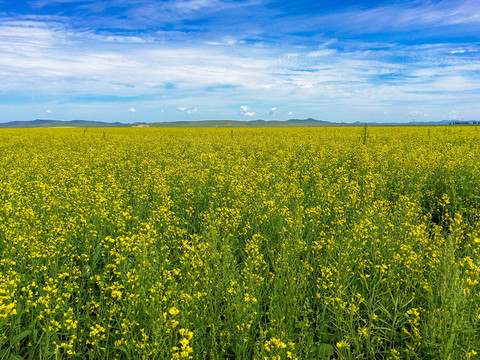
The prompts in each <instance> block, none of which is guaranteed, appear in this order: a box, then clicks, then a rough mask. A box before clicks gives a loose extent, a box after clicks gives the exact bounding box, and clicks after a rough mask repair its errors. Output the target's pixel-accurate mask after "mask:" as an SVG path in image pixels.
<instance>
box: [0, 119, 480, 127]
mask: <svg viewBox="0 0 480 360" xmlns="http://www.w3.org/2000/svg"><path fill="white" fill-rule="evenodd" d="M468 124H475V125H478V124H480V121H479V120H465V121H464V120H441V121H423V122H420V121H411V122H408V123H377V122H368V123H367V125H368V126H413V125H468ZM364 125H365V123H364V122H360V121H357V122H354V123H344V122H341V123H337V122H330V121H325V120H316V119H312V118H308V119H289V120H286V121H279V120H261V119H259V120H252V121H238V120H199V121H172V122H153V123H133V124H132V123H130V124H126V123H120V122H104V121H91V120H69V121H64V120H42V119H37V120H31V121H10V122H5V123H0V128H54V127H81V128H86V127H141V126H149V127H308V126H364Z"/></svg>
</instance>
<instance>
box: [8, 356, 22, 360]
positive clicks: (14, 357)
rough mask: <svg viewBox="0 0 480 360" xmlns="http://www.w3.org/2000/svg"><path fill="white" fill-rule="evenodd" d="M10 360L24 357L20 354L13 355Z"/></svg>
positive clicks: (19, 359)
mask: <svg viewBox="0 0 480 360" xmlns="http://www.w3.org/2000/svg"><path fill="white" fill-rule="evenodd" d="M10 360H23V357H21V356H20V355H12V356H10Z"/></svg>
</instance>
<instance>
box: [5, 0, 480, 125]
mask: <svg viewBox="0 0 480 360" xmlns="http://www.w3.org/2000/svg"><path fill="white" fill-rule="evenodd" d="M478 34H480V1H478V0H448V1H439V0H432V1H415V0H411V1H394V0H391V1H366V0H364V1H362V0H360V1H351V0H348V1H338V0H336V1H333V0H325V1H322V0H319V1H304V0H300V1H268V0H246V1H237V0H171V1H153V0H108V1H98V0H83V1H73V0H30V1H16V0H0V79H1V81H0V122H6V121H12V120H32V119H37V118H42V119H45V118H49V119H62V120H71V119H88V120H102V121H121V122H139V121H145V122H152V121H175V120H202V119H234V120H255V119H265V120H273V119H276V120H286V119H289V118H307V117H313V118H316V119H322V120H328V121H344V122H354V121H377V122H382V121H396V122H408V121H413V120H416V121H435V120H442V119H461V118H464V119H480V36H479V35H478Z"/></svg>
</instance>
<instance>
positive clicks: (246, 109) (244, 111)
mask: <svg viewBox="0 0 480 360" xmlns="http://www.w3.org/2000/svg"><path fill="white" fill-rule="evenodd" d="M240 110H242V112H241V113H240V114H241V115H243V116H254V115H255V111H252V109H250V107H249V106H248V105H242V106H240Z"/></svg>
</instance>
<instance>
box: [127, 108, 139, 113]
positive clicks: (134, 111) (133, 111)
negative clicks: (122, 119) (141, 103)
mask: <svg viewBox="0 0 480 360" xmlns="http://www.w3.org/2000/svg"><path fill="white" fill-rule="evenodd" d="M128 111H130V112H131V113H136V112H137V109H135V108H130V109H129V110H128Z"/></svg>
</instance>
